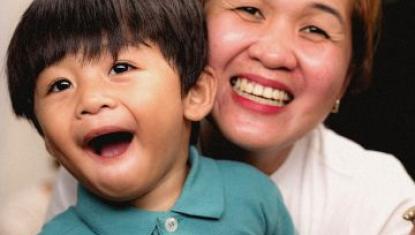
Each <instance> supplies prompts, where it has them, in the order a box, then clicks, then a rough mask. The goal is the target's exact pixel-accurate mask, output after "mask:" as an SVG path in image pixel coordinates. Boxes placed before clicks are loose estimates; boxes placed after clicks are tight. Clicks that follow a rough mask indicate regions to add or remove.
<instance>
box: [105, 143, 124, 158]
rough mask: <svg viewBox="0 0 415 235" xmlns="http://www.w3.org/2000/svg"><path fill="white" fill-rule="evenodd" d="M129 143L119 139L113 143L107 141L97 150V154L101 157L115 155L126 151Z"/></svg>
mask: <svg viewBox="0 0 415 235" xmlns="http://www.w3.org/2000/svg"><path fill="white" fill-rule="evenodd" d="M129 145H130V143H129V142H127V141H119V142H113V143H107V144H105V145H104V146H102V148H101V149H100V151H99V155H100V156H102V157H108V158H110V157H116V156H119V155H121V154H123V153H124V152H125V151H127V149H128V146H129Z"/></svg>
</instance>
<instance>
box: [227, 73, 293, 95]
mask: <svg viewBox="0 0 415 235" xmlns="http://www.w3.org/2000/svg"><path fill="white" fill-rule="evenodd" d="M233 77H239V78H245V79H247V80H251V81H254V82H256V83H259V84H261V85H263V86H269V87H272V88H274V89H279V90H284V91H287V92H288V93H290V94H292V92H291V91H290V89H289V88H288V86H286V85H285V84H283V83H282V82H279V81H276V80H272V79H268V78H265V77H262V76H260V75H256V74H250V73H242V74H239V75H236V76H233Z"/></svg>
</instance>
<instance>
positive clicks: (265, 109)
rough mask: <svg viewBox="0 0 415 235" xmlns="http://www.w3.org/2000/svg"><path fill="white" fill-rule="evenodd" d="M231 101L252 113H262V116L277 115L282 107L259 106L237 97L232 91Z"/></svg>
mask: <svg viewBox="0 0 415 235" xmlns="http://www.w3.org/2000/svg"><path fill="white" fill-rule="evenodd" d="M232 99H233V100H234V101H235V102H236V103H238V104H239V105H241V106H243V107H244V108H247V109H250V110H252V111H255V112H258V113H262V114H268V115H271V114H276V113H279V112H280V111H281V110H282V109H283V108H284V107H278V106H272V105H267V104H260V103H258V102H255V101H253V100H250V99H248V98H245V97H243V96H241V95H239V94H238V93H237V92H235V91H233V90H232Z"/></svg>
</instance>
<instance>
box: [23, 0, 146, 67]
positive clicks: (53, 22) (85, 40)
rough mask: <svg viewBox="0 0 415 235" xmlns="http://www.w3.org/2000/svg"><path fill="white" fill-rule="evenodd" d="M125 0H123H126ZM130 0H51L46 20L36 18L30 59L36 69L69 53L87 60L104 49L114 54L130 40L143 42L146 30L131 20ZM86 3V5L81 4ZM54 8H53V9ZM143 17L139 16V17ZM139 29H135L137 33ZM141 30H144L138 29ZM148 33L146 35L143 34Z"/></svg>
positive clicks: (45, 16)
mask: <svg viewBox="0 0 415 235" xmlns="http://www.w3.org/2000/svg"><path fill="white" fill-rule="evenodd" d="M122 2H123V3H122ZM128 2H129V1H98V0H97V1H80V0H71V1H54V0H52V1H50V4H52V5H53V4H55V6H53V7H49V9H48V10H49V11H46V12H45V14H44V15H43V17H42V20H39V18H38V20H37V21H36V22H35V23H36V24H37V25H32V26H31V27H33V37H32V38H35V39H36V40H38V41H37V42H31V43H29V45H32V46H35V45H36V47H34V48H27V52H28V53H29V52H30V57H29V60H32V61H31V63H30V64H31V65H32V66H34V67H35V71H37V72H41V70H43V69H44V68H45V67H47V66H50V65H51V64H53V63H56V62H58V61H59V60H61V59H62V58H63V57H64V56H65V55H68V54H78V53H79V54H81V55H83V56H84V59H85V60H91V59H94V58H98V57H99V56H100V55H101V54H102V52H103V51H104V50H108V51H109V52H110V53H111V54H113V56H116V54H118V52H119V50H120V48H122V47H124V46H127V45H128V44H129V43H130V42H135V43H140V42H143V41H144V39H143V38H147V37H148V36H147V35H145V34H146V32H142V30H141V29H138V28H132V27H138V26H139V24H134V25H132V24H131V23H130V22H128V19H131V18H132V17H136V16H132V15H128V14H129V13H131V12H132V11H131V10H129V8H131V7H132V6H129V5H128ZM78 4H82V8H81V7H79V6H77V5H78ZM51 9H53V11H51ZM136 20H137V21H139V19H138V17H137V18H136ZM133 32H135V33H133ZM138 32H140V33H138ZM143 34H144V35H143Z"/></svg>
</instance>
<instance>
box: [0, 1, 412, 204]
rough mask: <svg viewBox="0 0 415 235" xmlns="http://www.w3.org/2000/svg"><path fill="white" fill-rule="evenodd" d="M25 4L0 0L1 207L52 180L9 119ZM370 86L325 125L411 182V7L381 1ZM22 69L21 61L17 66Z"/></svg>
mask: <svg viewBox="0 0 415 235" xmlns="http://www.w3.org/2000/svg"><path fill="white" fill-rule="evenodd" d="M29 2H30V1H29V0H19V1H14V0H2V7H1V8H0V30H1V33H0V63H1V73H0V77H1V79H0V113H1V115H0V201H1V202H3V201H4V200H5V199H6V198H7V197H8V196H10V195H13V194H14V193H16V192H18V191H20V190H23V189H25V188H27V187H29V186H31V185H36V184H39V183H40V182H43V181H45V180H47V179H49V178H51V177H53V174H54V171H53V167H52V163H51V162H52V159H51V158H50V157H49V156H48V154H47V153H46V151H45V149H44V146H43V142H42V140H41V138H40V137H39V136H38V135H37V133H36V131H35V130H34V129H33V128H31V127H30V125H29V124H28V123H27V122H26V121H25V120H17V119H16V118H15V117H14V115H13V114H12V111H11V108H10V104H9V99H8V94H7V85H6V82H5V75H4V59H5V52H6V47H7V44H8V42H9V40H10V37H11V34H12V32H13V30H14V28H15V26H16V23H17V21H18V19H19V17H20V15H21V14H22V12H23V11H24V9H25V8H26V6H27V5H28V4H29ZM384 5H385V8H384V20H383V29H382V35H381V38H380V41H379V46H378V52H377V54H376V57H375V68H374V80H373V85H372V87H371V88H370V89H369V90H367V91H366V92H364V93H362V94H360V95H357V96H354V97H351V96H348V97H346V98H345V99H344V100H343V102H342V105H341V108H340V113H338V114H336V115H333V116H332V117H330V118H329V120H328V121H327V124H328V125H329V126H330V127H331V128H333V129H334V130H336V131H337V132H339V133H340V134H342V135H344V136H347V137H349V138H351V139H354V140H355V141H357V142H358V143H360V144H361V145H363V146H365V147H366V148H369V149H375V150H380V151H384V152H388V153H392V154H394V155H395V156H397V157H398V158H399V159H400V160H401V161H402V162H403V163H404V165H405V167H406V169H407V170H408V172H409V173H410V174H411V175H412V177H413V178H414V177H415V164H414V161H411V158H415V143H412V141H415V124H414V122H415V91H412V88H415V77H414V74H415V45H414V44H415V14H414V12H415V1H414V0H388V1H384ZM22 63H24V61H22Z"/></svg>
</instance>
